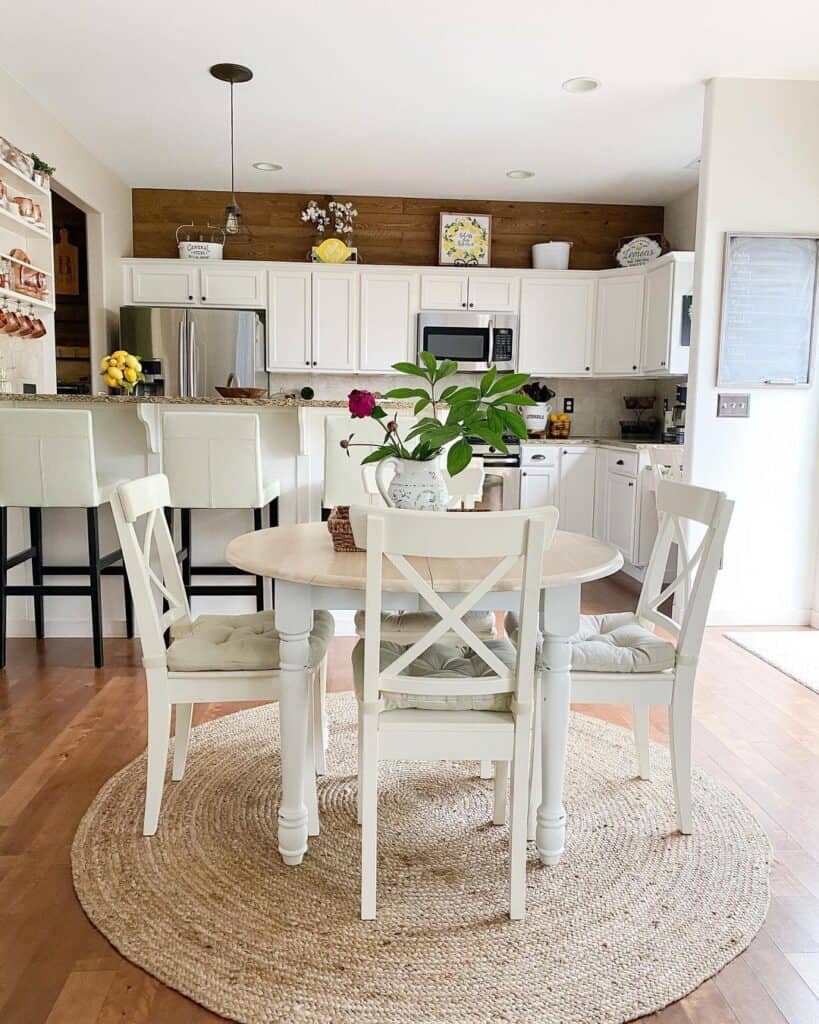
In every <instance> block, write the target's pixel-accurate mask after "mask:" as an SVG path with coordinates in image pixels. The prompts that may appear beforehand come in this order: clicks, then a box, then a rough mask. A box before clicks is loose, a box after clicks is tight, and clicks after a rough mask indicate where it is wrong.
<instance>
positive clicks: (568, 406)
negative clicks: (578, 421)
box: [563, 398, 574, 412]
mask: <svg viewBox="0 0 819 1024" xmlns="http://www.w3.org/2000/svg"><path fill="white" fill-rule="evenodd" d="M563 412H574V399H573V398H564V399H563Z"/></svg>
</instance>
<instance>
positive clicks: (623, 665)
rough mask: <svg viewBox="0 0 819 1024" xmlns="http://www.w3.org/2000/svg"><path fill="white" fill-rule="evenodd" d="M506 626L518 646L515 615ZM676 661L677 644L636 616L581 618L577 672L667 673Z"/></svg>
mask: <svg viewBox="0 0 819 1024" xmlns="http://www.w3.org/2000/svg"><path fill="white" fill-rule="evenodd" d="M504 624H505V627H506V633H507V636H508V637H509V638H510V639H511V640H512V642H513V643H516V642H517V635H518V619H517V616H516V615H515V614H514V612H508V613H507V615H506V619H505V620H504ZM675 657H676V651H675V649H674V644H672V643H670V642H669V641H668V640H663V639H662V637H659V636H657V634H656V633H652V632H651V630H650V629H646V628H645V626H641V625H640V622H639V620H638V618H637V616H636V615H634V613H633V612H610V613H609V614H608V615H581V616H580V629H579V630H578V631H577V633H576V634H575V635H574V636H573V637H572V671H573V672H618V673H620V672H664V671H665V670H666V669H669V668H673V667H674V660H675ZM539 660H540V659H538V663H539Z"/></svg>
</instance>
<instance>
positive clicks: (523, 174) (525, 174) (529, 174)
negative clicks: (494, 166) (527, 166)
mask: <svg viewBox="0 0 819 1024" xmlns="http://www.w3.org/2000/svg"><path fill="white" fill-rule="evenodd" d="M534 176H535V172H534V171H524V170H517V171H507V172H506V177H507V178H534Z"/></svg>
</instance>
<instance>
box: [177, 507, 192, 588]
mask: <svg viewBox="0 0 819 1024" xmlns="http://www.w3.org/2000/svg"><path fill="white" fill-rule="evenodd" d="M179 516H180V519H181V520H182V524H181V533H182V551H183V555H182V582H183V583H184V584H185V593H186V594H187V595H188V600H190V596H191V577H192V575H193V574H192V572H191V565H192V564H193V555H192V553H191V510H190V509H189V508H183V509H180V510H179Z"/></svg>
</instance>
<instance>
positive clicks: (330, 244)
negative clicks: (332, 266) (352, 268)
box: [316, 238, 350, 263]
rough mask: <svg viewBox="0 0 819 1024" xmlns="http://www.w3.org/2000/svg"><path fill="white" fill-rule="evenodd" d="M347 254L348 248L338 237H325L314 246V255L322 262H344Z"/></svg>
mask: <svg viewBox="0 0 819 1024" xmlns="http://www.w3.org/2000/svg"><path fill="white" fill-rule="evenodd" d="M349 255H350V250H349V249H348V248H347V246H346V245H345V244H344V242H342V241H341V239H340V238H325V239H324V241H323V242H322V243H321V245H319V246H317V248H316V256H318V258H319V259H320V260H321V262H322V263H344V262H345V261H346V260H347V259H348V258H349Z"/></svg>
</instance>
